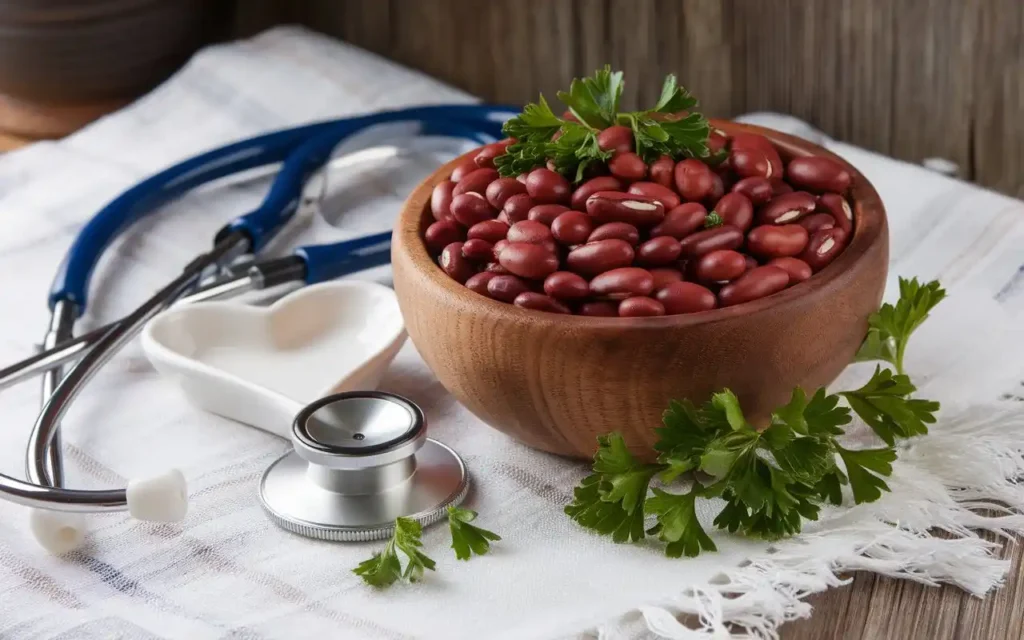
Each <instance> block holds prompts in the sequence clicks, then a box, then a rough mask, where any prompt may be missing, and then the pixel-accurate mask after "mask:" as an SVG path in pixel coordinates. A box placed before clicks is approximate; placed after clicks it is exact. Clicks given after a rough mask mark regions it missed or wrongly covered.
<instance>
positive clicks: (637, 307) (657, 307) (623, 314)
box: [619, 296, 665, 318]
mask: <svg viewBox="0 0 1024 640" xmlns="http://www.w3.org/2000/svg"><path fill="white" fill-rule="evenodd" d="M663 315H665V305H663V304H661V303H660V302H658V301H657V300H655V299H654V298H648V297H647V296H634V297H632V298H626V299H625V300H623V301H622V302H620V303H619V317H620V318H648V317H651V316H663Z"/></svg>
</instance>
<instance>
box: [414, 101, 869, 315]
mask: <svg viewBox="0 0 1024 640" xmlns="http://www.w3.org/2000/svg"><path fill="white" fill-rule="evenodd" d="M709 122H710V123H711V127H712V129H719V130H722V131H724V132H726V133H727V134H729V135H735V134H740V133H752V134H758V135H761V136H764V137H766V138H768V139H769V140H770V141H771V142H772V144H773V145H774V146H775V147H776V148H777V149H778V150H779V151H780V152H781V153H780V155H783V158H784V159H785V158H787V157H798V156H823V157H827V158H830V159H832V160H835V161H837V162H839V163H840V164H841V165H843V167H845V168H846V169H847V170H848V171H849V172H850V175H851V176H852V178H853V180H852V182H851V186H850V189H849V191H848V193H847V194H844V197H846V198H847V200H848V201H849V202H850V205H851V209H852V211H853V216H854V232H853V239H852V240H851V241H850V243H849V245H847V247H846V249H845V250H844V251H843V253H842V254H840V256H839V257H838V258H837V259H836V260H834V261H833V262H832V263H831V264H829V265H828V266H826V267H825V268H824V269H822V270H821V271H819V272H818V273H815V274H814V275H813V276H812V277H810V278H808V279H807V280H805V281H803V282H800V283H797V284H795V285H793V286H791V287H787V288H785V289H783V290H782V291H779V292H777V293H774V294H772V295H769V296H766V297H764V298H758V299H757V300H752V301H750V302H744V303H742V304H737V305H734V306H731V307H716V308H714V309H710V310H708V311H700V312H697V313H686V314H676V315H665V316H648V317H630V318H619V317H597V316H582V315H577V314H572V315H569V314H560V313H551V312H548V311H538V310H534V309H524V308H522V307H517V306H515V305H512V304H508V303H505V302H500V301H497V300H492V299H490V298H487V297H485V296H482V295H480V294H478V293H475V292H473V291H471V290H469V289H467V288H466V287H465V286H464V285H462V284H459V283H458V282H456V281H455V280H453V279H451V278H450V277H449V276H448V275H447V274H446V273H444V271H443V270H441V267H440V266H439V265H438V264H437V263H436V262H435V261H434V260H433V259H432V258H431V257H430V253H429V252H428V251H427V247H426V244H425V243H424V241H423V236H422V231H423V230H424V229H425V228H426V226H427V225H428V224H429V222H430V221H433V215H432V214H431V212H430V198H431V194H432V192H433V189H434V186H435V185H437V184H438V183H439V182H442V181H444V180H446V179H448V176H449V175H450V174H451V172H452V171H453V170H454V169H455V167H457V166H458V165H459V164H461V163H464V162H466V161H467V160H469V159H471V158H472V156H473V155H475V154H476V153H477V150H476V149H474V150H473V151H470V152H468V153H465V154H463V155H461V156H459V157H457V158H455V159H453V160H451V161H450V162H448V163H446V164H444V165H443V166H441V167H439V168H438V169H437V170H435V171H434V172H433V173H431V174H430V175H429V176H428V177H427V178H426V179H424V180H423V181H422V182H421V183H420V184H419V185H418V186H417V187H416V189H415V190H413V192H412V193H411V194H410V195H409V197H408V199H407V200H406V201H405V203H404V204H403V206H402V210H401V213H400V215H399V219H398V224H397V226H396V232H397V236H398V237H397V238H396V242H395V245H394V252H395V253H396V254H400V253H401V251H403V250H404V251H407V252H408V257H409V259H410V261H411V262H412V263H413V265H414V267H415V268H416V270H417V271H419V272H420V273H422V274H423V275H424V276H425V277H426V278H427V279H428V280H429V281H430V282H431V283H432V284H434V285H437V286H439V287H441V288H442V289H443V290H444V291H446V292H448V293H449V294H450V295H452V296H454V297H455V298H456V299H461V300H462V301H465V302H466V304H469V305H473V306H475V307H477V308H478V309H484V310H488V311H493V312H494V313H499V314H502V315H505V316H511V317H518V318H520V319H522V320H524V321H529V322H531V323H537V322H541V323H550V324H552V325H558V326H562V327H566V326H571V327H578V328H607V329H619V330H621V329H626V328H645V329H654V328H664V327H673V328H677V327H687V326H694V325H702V324H713V323H717V322H723V321H728V320H733V319H735V318H738V317H745V316H749V315H753V314H757V313H761V312H766V311H775V310H779V309H780V308H783V307H789V306H795V305H798V304H802V303H806V301H807V298H808V297H809V295H810V294H813V293H815V291H820V290H823V289H828V290H830V291H831V290H835V289H836V288H839V289H843V288H845V287H846V286H848V285H850V284H852V281H853V279H854V277H855V274H856V272H857V270H856V269H855V267H856V266H857V265H858V264H860V263H862V262H863V261H864V260H865V258H866V256H867V255H868V254H869V253H870V251H871V249H872V248H873V247H874V246H875V245H876V244H877V243H878V242H879V241H881V240H883V239H885V238H887V235H888V222H887V218H886V213H885V207H884V205H883V204H882V199H881V197H880V196H879V195H878V192H877V191H876V190H875V188H874V186H873V185H872V184H871V182H870V181H868V179H867V178H866V177H865V176H864V175H863V174H862V173H861V172H860V171H858V170H857V168H856V167H854V166H853V165H851V164H850V163H849V162H847V161H846V160H844V159H843V158H841V157H840V156H838V155H836V154H835V153H832V152H831V151H829V150H828V149H825V148H824V147H821V146H819V145H816V144H814V143H812V142H809V141H807V140H804V139H802V138H798V137H796V136H793V135H790V134H786V133H783V132H781V131H776V130H774V129H769V128H767V127H761V126H757V125H751V124H744V123H739V122H733V121H731V120H721V119H709ZM425 265H429V266H430V267H432V268H424V266H425Z"/></svg>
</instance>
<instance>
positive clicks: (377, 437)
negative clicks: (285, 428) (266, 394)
mask: <svg viewBox="0 0 1024 640" xmlns="http://www.w3.org/2000/svg"><path fill="white" fill-rule="evenodd" d="M426 426H427V425H426V421H425V419H424V417H423V412H422V411H421V410H420V408H419V407H417V406H416V405H415V404H413V403H412V402H410V401H408V400H406V399H405V398H402V397H400V396H396V395H393V394H390V393H382V392H376V391H358V392H350V393H339V394H335V395H331V396H327V397H326V398H322V399H320V400H317V401H316V402H313V403H312V404H309V405H307V406H306V407H305V408H304V409H303V410H302V411H300V412H299V414H298V415H297V416H296V417H295V422H294V423H293V425H292V443H293V445H294V450H293V451H291V452H290V453H288V454H286V455H284V456H283V457H281V458H280V459H278V460H277V461H276V462H274V463H273V464H272V465H271V466H270V468H268V469H267V471H266V472H265V473H264V474H263V480H262V481H261V482H260V502H261V504H262V505H263V508H264V509H265V510H266V512H267V513H268V514H269V515H270V517H271V519H272V520H273V521H274V522H275V523H277V524H278V525H279V526H281V527H283V528H284V529H287V530H288V531H291V532H293V533H297V534H299V535H303V536H306V537H309V538H316V539H319V540H333V541H358V540H377V539H381V538H387V537H388V536H390V535H391V533H392V531H393V529H394V521H395V518H398V517H408V518H413V519H415V520H418V521H419V522H420V523H422V524H424V525H428V524H430V523H432V522H435V521H437V520H439V519H440V518H442V517H443V516H444V515H445V514H446V510H447V508H448V507H449V506H451V505H458V504H459V503H460V502H462V500H463V498H465V496H466V492H467V490H468V489H469V478H468V475H467V473H466V467H465V465H464V464H463V463H462V459H461V458H459V456H458V454H456V453H455V452H454V451H452V450H451V449H450V448H448V447H447V446H445V445H443V444H441V443H440V442H437V441H436V440H431V439H430V438H427V437H426Z"/></svg>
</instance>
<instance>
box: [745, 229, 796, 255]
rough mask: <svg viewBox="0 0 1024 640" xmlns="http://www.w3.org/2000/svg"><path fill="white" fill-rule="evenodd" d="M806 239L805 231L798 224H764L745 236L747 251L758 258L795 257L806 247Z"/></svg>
mask: <svg viewBox="0 0 1024 640" xmlns="http://www.w3.org/2000/svg"><path fill="white" fill-rule="evenodd" d="M807 239H808V235H807V229H804V228H803V227H801V226H800V225H798V224H783V225H779V226H776V225H771V224H766V225H762V226H760V227H754V228H753V229H751V230H750V233H748V234H747V251H749V252H750V253H751V254H753V255H755V256H757V257H759V258H782V257H784V256H795V255H799V254H800V252H801V251H803V250H804V247H806V246H807Z"/></svg>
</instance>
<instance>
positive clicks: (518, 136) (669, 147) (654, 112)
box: [494, 66, 711, 182]
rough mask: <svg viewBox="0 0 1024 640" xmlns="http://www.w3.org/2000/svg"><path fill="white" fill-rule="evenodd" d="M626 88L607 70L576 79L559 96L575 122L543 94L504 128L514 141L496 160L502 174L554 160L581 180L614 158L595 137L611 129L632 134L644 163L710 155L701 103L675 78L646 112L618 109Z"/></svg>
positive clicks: (619, 74)
mask: <svg viewBox="0 0 1024 640" xmlns="http://www.w3.org/2000/svg"><path fill="white" fill-rule="evenodd" d="M624 86H625V84H624V81H623V75H622V72H621V71H612V70H611V67H609V66H605V67H604V68H603V69H600V70H598V71H597V72H595V73H594V75H593V76H590V77H587V78H576V79H574V80H573V81H572V83H571V84H570V85H569V90H568V91H560V92H558V94H557V95H558V99H559V100H561V101H562V102H563V103H564V104H565V106H566V107H567V108H568V110H569V113H571V114H572V119H569V118H562V117H559V116H557V115H555V113H554V111H552V110H551V106H550V105H549V104H548V102H547V100H546V99H545V98H544V96H543V95H541V96H540V97H539V98H538V100H537V102H535V103H530V104H528V105H526V106H525V107H524V108H523V111H522V113H520V114H518V115H517V116H516V117H514V118H512V119H510V120H509V121H508V122H506V123H505V125H504V128H503V131H504V132H505V134H506V135H507V136H509V137H510V138H514V139H515V142H514V143H513V144H511V145H509V146H508V147H507V149H506V151H505V153H504V154H502V155H500V156H498V157H497V158H495V159H494V166H495V167H496V168H497V169H498V173H500V174H501V175H502V176H506V177H510V176H516V175H519V174H520V173H525V172H528V171H531V170H533V169H536V168H537V167H542V166H544V165H545V164H547V162H548V161H550V162H551V163H552V164H553V166H554V168H555V170H556V171H558V172H559V173H561V174H563V175H565V176H566V177H568V178H570V179H572V180H573V181H574V182H580V181H582V180H583V179H584V178H585V177H586V176H587V175H588V173H587V172H588V169H589V168H590V167H591V166H592V165H594V164H598V163H605V162H607V161H608V160H609V159H610V158H611V155H612V154H611V152H608V151H603V150H601V148H600V147H599V146H598V143H597V136H598V134H599V133H600V132H601V130H602V129H606V128H608V127H610V126H613V125H622V126H627V127H630V128H631V129H632V130H633V138H634V142H635V146H636V152H637V154H639V155H640V156H641V157H643V158H644V160H645V161H648V162H650V161H653V160H655V159H657V158H658V157H659V156H662V155H668V156H671V157H673V158H677V159H678V158H684V157H686V158H704V157H708V155H709V152H708V146H707V137H708V134H709V132H710V130H711V128H710V125H709V124H708V121H707V119H706V118H705V117H704V116H703V115H701V114H700V113H697V112H694V111H692V110H693V109H694V108H695V107H696V106H697V104H698V103H697V100H696V98H694V97H693V96H692V95H690V93H689V92H688V91H687V90H686V89H685V88H684V87H682V86H680V85H679V84H678V82H677V80H676V77H675V76H673V75H669V76H667V77H666V78H665V83H664V85H663V87H662V92H661V97H660V98H659V99H658V102H657V104H655V105H654V107H653V108H651V109H646V110H642V111H631V112H620V111H619V103H620V101H621V99H622V91H623V87H624Z"/></svg>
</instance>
